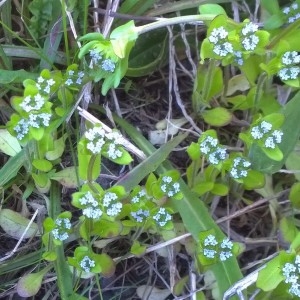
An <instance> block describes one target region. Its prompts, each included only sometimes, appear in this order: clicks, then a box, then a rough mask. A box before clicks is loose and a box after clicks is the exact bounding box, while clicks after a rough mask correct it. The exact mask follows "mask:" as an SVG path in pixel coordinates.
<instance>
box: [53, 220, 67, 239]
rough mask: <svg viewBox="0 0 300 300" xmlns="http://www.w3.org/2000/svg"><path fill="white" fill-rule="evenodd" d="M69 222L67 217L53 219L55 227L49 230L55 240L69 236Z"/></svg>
mask: <svg viewBox="0 0 300 300" xmlns="http://www.w3.org/2000/svg"><path fill="white" fill-rule="evenodd" d="M70 229H71V222H70V220H69V219H67V218H58V219H56V221H55V228H54V229H53V230H52V231H51V232H52V235H53V237H54V238H55V239H56V240H60V241H64V240H66V239H67V238H68V237H69V231H70Z"/></svg>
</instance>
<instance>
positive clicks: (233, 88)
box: [226, 74, 250, 96]
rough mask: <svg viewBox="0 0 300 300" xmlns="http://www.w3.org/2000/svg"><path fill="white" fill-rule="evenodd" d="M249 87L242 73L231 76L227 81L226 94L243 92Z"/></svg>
mask: <svg viewBox="0 0 300 300" xmlns="http://www.w3.org/2000/svg"><path fill="white" fill-rule="evenodd" d="M249 89H250V84H249V81H248V80H247V78H246V76H245V75H244V74H239V75H236V76H233V77H231V78H230V79H229V81H228V86H227V91H226V96H231V95H233V94H234V93H236V92H237V91H240V92H245V91H247V90H249Z"/></svg>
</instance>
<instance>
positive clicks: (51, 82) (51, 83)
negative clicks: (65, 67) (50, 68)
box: [47, 78, 55, 86]
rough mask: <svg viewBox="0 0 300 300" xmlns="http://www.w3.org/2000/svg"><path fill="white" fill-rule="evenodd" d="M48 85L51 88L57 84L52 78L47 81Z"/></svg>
mask: <svg viewBox="0 0 300 300" xmlns="http://www.w3.org/2000/svg"><path fill="white" fill-rule="evenodd" d="M47 84H48V85H49V86H52V85H54V84H55V81H54V80H53V79H52V78H50V79H49V80H47Z"/></svg>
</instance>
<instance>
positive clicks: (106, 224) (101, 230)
mask: <svg viewBox="0 0 300 300" xmlns="http://www.w3.org/2000/svg"><path fill="white" fill-rule="evenodd" d="M121 230H122V224H121V222H119V221H109V220H104V219H101V220H99V221H96V222H94V228H93V231H92V234H93V235H99V236H100V237H102V238H110V237H115V236H118V235H119V234H120V232H121Z"/></svg>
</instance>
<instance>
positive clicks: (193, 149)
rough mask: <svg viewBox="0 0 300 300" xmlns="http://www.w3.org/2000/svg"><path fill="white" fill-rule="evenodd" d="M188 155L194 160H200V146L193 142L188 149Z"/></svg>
mask: <svg viewBox="0 0 300 300" xmlns="http://www.w3.org/2000/svg"><path fill="white" fill-rule="evenodd" d="M187 153H188V155H189V157H190V158H191V159H192V160H197V159H199V157H200V155H201V152H200V146H199V144H198V143H194V142H192V143H191V144H190V145H189V147H188V148H187Z"/></svg>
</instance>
